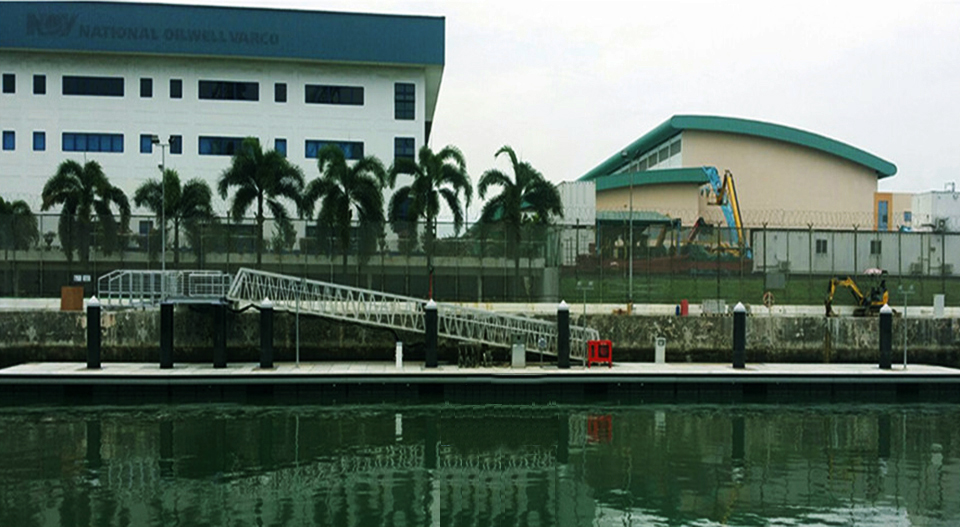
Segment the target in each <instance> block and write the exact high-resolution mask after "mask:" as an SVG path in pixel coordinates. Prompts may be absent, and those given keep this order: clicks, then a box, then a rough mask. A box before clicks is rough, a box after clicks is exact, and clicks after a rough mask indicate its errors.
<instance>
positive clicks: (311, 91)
mask: <svg viewBox="0 0 960 527" xmlns="http://www.w3.org/2000/svg"><path fill="white" fill-rule="evenodd" d="M304 99H305V102H307V103H308V104H341V105H347V106H363V87H362V86H325V85H320V84H307V85H306V88H305V90H304Z"/></svg>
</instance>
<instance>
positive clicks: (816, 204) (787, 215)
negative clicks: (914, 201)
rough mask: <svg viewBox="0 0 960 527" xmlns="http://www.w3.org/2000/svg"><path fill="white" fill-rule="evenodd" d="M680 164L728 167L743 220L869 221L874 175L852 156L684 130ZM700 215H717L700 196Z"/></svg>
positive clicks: (783, 222)
mask: <svg viewBox="0 0 960 527" xmlns="http://www.w3.org/2000/svg"><path fill="white" fill-rule="evenodd" d="M683 165H684V166H685V167H696V166H704V165H712V166H716V167H717V170H719V171H720V174H721V175H722V174H723V171H724V170H725V169H726V170H730V171H731V172H732V173H733V175H734V180H735V181H736V185H737V195H738V196H739V197H740V210H741V213H742V216H743V221H744V223H745V224H746V225H747V226H753V225H761V224H763V223H767V225H768V226H771V227H773V226H781V227H801V226H802V227H806V226H807V225H808V224H812V225H813V226H814V227H847V228H849V227H852V226H853V225H859V226H861V227H866V228H872V227H873V216H874V215H873V201H874V193H875V192H876V191H877V176H876V173H875V172H874V171H873V170H870V169H869V168H866V167H863V166H861V165H858V164H856V163H853V162H851V161H847V160H845V159H841V158H839V157H835V156H832V155H829V154H826V153H822V152H819V151H816V150H812V149H809V148H806V147H802V146H798V145H793V144H789V143H783V142H780V141H774V140H771V139H763V138H759V137H753V136H745V135H736V134H724V133H717V132H702V131H691V130H687V131H684V132H683ZM701 203H702V204H701V206H702V207H706V209H701V215H702V216H704V217H705V218H719V217H720V216H718V215H719V211H718V210H715V209H717V207H715V206H709V205H707V204H706V201H705V200H703V201H702V202H701Z"/></svg>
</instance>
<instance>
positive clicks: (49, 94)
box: [0, 2, 444, 210]
mask: <svg viewBox="0 0 960 527" xmlns="http://www.w3.org/2000/svg"><path fill="white" fill-rule="evenodd" d="M443 65H444V19H443V18H439V17H421V16H392V15H371V14H353V13H333V12H315V11H296V10H276V9H250V8H229V7H208V6H187V5H160V4H147V3H142V4H134V3H114V2H2V3H0V73H2V92H0V130H2V134H3V148H2V150H0V178H2V179H0V185H2V190H0V195H2V196H3V197H4V198H5V199H7V200H11V199H24V200H26V201H27V202H28V203H29V204H30V205H31V206H32V207H34V209H35V210H36V209H37V208H39V204H40V199H39V196H40V193H41V190H42V188H43V185H44V183H45V182H46V181H47V179H49V178H50V176H52V175H53V174H54V173H55V172H56V169H57V166H58V165H59V164H60V163H61V162H62V161H64V160H66V159H75V160H77V161H80V162H84V161H85V160H96V161H98V162H99V163H100V164H101V165H102V167H103V169H104V171H105V173H106V175H107V177H108V178H109V179H110V181H111V183H113V184H114V185H115V186H118V187H120V188H121V189H123V190H124V192H126V193H127V195H128V196H132V194H133V192H134V191H135V189H136V188H137V187H138V186H140V185H141V184H142V183H143V182H144V181H146V180H147V179H148V178H156V177H158V175H159V173H158V170H157V167H158V165H159V164H161V162H165V164H166V166H167V167H169V168H174V169H176V170H178V172H179V173H180V175H181V178H182V179H183V180H187V179H190V178H193V177H198V176H199V177H202V178H204V179H205V180H206V181H207V182H208V183H210V184H211V186H213V185H214V184H215V182H216V179H217V177H218V176H219V174H220V173H221V172H222V171H223V170H224V169H225V168H226V167H227V166H228V164H229V161H230V154H231V153H232V152H233V150H234V148H236V145H237V144H238V143H239V141H240V140H242V138H244V137H246V136H254V137H258V138H259V139H260V141H261V143H262V144H263V145H264V147H266V148H275V149H277V150H280V151H282V152H285V153H286V155H287V157H288V159H289V160H290V161H292V162H293V163H295V164H296V165H299V166H300V167H301V168H302V169H303V171H304V173H305V175H306V177H307V180H308V181H309V180H310V179H313V178H314V177H317V176H318V175H319V171H318V169H317V165H316V159H315V157H316V152H317V150H318V149H319V147H320V146H322V145H323V144H326V143H335V144H339V145H341V146H342V147H343V149H344V152H345V153H346V154H347V157H348V158H349V159H357V158H359V157H360V156H362V155H375V156H377V157H379V158H380V159H381V160H382V161H383V162H384V164H385V165H389V164H390V163H391V162H392V161H393V160H394V158H395V157H397V156H408V157H413V156H414V154H415V152H416V151H417V149H419V148H420V146H422V145H423V144H425V142H426V141H427V140H428V137H429V133H430V126H431V122H432V120H433V114H434V108H435V106H436V102H437V95H438V91H439V88H440V80H441V76H442V72H443ZM151 135H157V136H159V138H160V139H161V140H162V142H163V143H164V144H167V143H169V144H168V146H164V147H157V146H154V145H151V144H150V136H151ZM162 158H163V159H162ZM217 201H218V202H219V199H218V200H217ZM215 208H217V209H220V210H225V207H224V204H223V203H215Z"/></svg>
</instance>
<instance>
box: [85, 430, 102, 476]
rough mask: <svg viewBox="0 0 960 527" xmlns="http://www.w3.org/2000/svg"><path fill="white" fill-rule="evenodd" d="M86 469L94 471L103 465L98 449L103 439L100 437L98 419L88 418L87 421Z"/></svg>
mask: <svg viewBox="0 0 960 527" xmlns="http://www.w3.org/2000/svg"><path fill="white" fill-rule="evenodd" d="M86 424H87V458H86V461H87V470H89V471H91V472H96V471H98V470H100V467H101V466H102V465H103V456H102V455H101V454H100V450H101V448H102V446H103V441H102V440H101V437H100V421H99V420H90V421H87V423H86Z"/></svg>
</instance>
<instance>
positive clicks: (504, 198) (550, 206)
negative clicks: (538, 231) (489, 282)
mask: <svg viewBox="0 0 960 527" xmlns="http://www.w3.org/2000/svg"><path fill="white" fill-rule="evenodd" d="M500 154H507V156H508V157H509V158H510V163H511V166H512V168H513V176H514V179H513V180H511V179H510V177H509V176H507V175H506V174H504V173H503V172H501V171H500V170H497V169H495V168H494V169H490V170H487V171H486V172H484V173H483V176H481V177H480V183H479V185H478V186H477V191H478V193H479V194H480V198H481V199H483V198H484V196H485V195H486V193H487V190H488V189H489V188H490V187H492V186H499V187H502V190H501V192H500V194H498V195H496V196H494V197H493V198H491V199H490V201H488V202H487V203H486V204H484V206H483V210H482V211H481V213H480V221H481V225H488V224H491V223H495V222H502V223H504V224H505V227H506V229H507V236H508V239H509V241H510V245H509V247H510V251H512V252H513V254H514V256H515V262H516V263H515V269H514V279H515V280H517V281H519V277H520V240H521V237H522V234H521V227H522V225H523V222H524V219H523V214H524V212H527V213H529V214H532V217H533V218H535V221H537V222H543V223H548V222H549V221H550V216H551V215H554V216H560V217H563V204H562V203H561V201H560V193H559V192H558V191H557V188H556V187H555V186H554V185H553V183H550V182H549V181H547V180H546V179H544V177H543V174H541V173H540V172H539V171H538V170H537V169H535V168H533V166H532V165H531V164H530V163H528V162H526V161H520V160H519V159H517V154H516V153H515V152H514V151H513V148H510V147H509V146H502V147H500V150H497V153H496V154H494V156H493V157H494V159H496V158H498V157H500ZM515 287H519V283H516V284H515ZM518 290H519V289H517V288H515V291H518Z"/></svg>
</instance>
